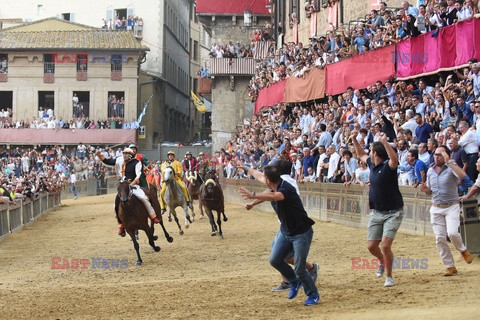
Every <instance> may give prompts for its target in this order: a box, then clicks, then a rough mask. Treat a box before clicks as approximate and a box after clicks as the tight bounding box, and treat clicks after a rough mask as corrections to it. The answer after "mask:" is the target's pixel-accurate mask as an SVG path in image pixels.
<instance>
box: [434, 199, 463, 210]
mask: <svg viewBox="0 0 480 320" xmlns="http://www.w3.org/2000/svg"><path fill="white" fill-rule="evenodd" d="M455 204H458V201H452V202H447V203H440V204H439V203H432V207H436V208H448V207H451V206H453V205H455Z"/></svg>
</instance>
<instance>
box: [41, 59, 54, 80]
mask: <svg viewBox="0 0 480 320" xmlns="http://www.w3.org/2000/svg"><path fill="white" fill-rule="evenodd" d="M43 82H44V83H54V82H55V63H54V62H45V63H44V65H43Z"/></svg>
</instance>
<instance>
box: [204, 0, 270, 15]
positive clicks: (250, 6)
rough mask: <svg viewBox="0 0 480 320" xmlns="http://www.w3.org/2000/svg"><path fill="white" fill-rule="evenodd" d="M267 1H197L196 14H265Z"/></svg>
mask: <svg viewBox="0 0 480 320" xmlns="http://www.w3.org/2000/svg"><path fill="white" fill-rule="evenodd" d="M267 3H268V0H255V1H253V0H197V13H200V14H202V13H205V14H209V13H210V14H215V13H217V14H233V13H234V14H243V13H244V12H245V11H246V10H248V11H250V12H251V13H253V14H267V15H269V14H270V13H269V12H268V10H267V8H266V7H265V5H266V4H267Z"/></svg>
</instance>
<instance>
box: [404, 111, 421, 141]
mask: <svg viewBox="0 0 480 320" xmlns="http://www.w3.org/2000/svg"><path fill="white" fill-rule="evenodd" d="M414 117H415V113H414V112H413V110H411V109H408V110H407V111H405V119H406V120H407V121H406V122H405V123H404V124H402V125H401V128H402V129H403V130H404V131H405V130H407V129H410V130H411V131H412V134H413V137H414V138H415V130H416V129H417V127H418V123H417V121H415V118H414Z"/></svg>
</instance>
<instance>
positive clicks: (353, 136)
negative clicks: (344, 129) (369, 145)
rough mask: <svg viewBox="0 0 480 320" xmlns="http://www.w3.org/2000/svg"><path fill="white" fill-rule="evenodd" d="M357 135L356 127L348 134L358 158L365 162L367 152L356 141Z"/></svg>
mask: <svg viewBox="0 0 480 320" xmlns="http://www.w3.org/2000/svg"><path fill="white" fill-rule="evenodd" d="M357 135H358V130H357V129H354V130H353V131H352V134H351V135H350V138H351V139H352V141H353V146H354V147H355V152H356V154H357V156H358V159H360V160H361V161H363V162H365V163H367V159H368V154H367V153H366V152H365V150H363V147H362V146H361V145H360V143H359V142H358V140H357Z"/></svg>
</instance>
